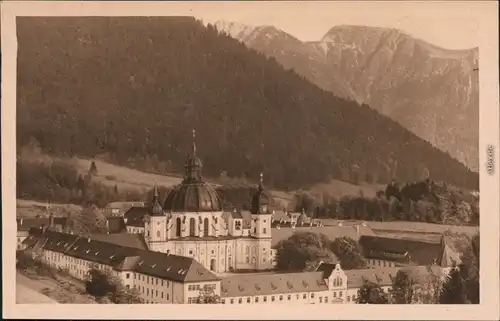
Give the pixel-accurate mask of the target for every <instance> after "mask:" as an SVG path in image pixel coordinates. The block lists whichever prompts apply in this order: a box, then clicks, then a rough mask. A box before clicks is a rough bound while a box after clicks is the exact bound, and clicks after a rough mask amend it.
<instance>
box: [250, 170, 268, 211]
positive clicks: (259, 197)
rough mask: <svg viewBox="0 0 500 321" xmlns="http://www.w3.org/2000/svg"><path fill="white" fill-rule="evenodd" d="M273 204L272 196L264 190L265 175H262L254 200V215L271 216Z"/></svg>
mask: <svg viewBox="0 0 500 321" xmlns="http://www.w3.org/2000/svg"><path fill="white" fill-rule="evenodd" d="M270 204H271V196H270V195H269V194H268V193H267V192H266V191H265V190H264V183H263V175H262V173H261V174H260V184H259V188H258V190H257V192H256V193H255V194H254V196H253V198H252V209H251V211H250V212H251V213H252V214H271V211H270V209H269V205H270Z"/></svg>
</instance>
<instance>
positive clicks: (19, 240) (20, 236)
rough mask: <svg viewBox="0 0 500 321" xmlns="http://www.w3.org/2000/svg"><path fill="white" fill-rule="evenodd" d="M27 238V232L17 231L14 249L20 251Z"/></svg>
mask: <svg viewBox="0 0 500 321" xmlns="http://www.w3.org/2000/svg"><path fill="white" fill-rule="evenodd" d="M28 236H29V233H28V231H17V243H16V249H18V250H22V249H23V245H22V243H23V241H24V240H25V239H26V238H27V237H28Z"/></svg>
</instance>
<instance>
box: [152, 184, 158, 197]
mask: <svg viewBox="0 0 500 321" xmlns="http://www.w3.org/2000/svg"><path fill="white" fill-rule="evenodd" d="M153 197H154V199H155V200H157V199H158V187H156V182H155V184H154V190H153Z"/></svg>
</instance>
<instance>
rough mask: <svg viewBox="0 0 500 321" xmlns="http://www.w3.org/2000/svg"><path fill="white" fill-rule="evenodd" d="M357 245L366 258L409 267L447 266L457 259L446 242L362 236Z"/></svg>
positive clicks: (456, 254) (457, 256)
mask: <svg viewBox="0 0 500 321" xmlns="http://www.w3.org/2000/svg"><path fill="white" fill-rule="evenodd" d="M359 244H360V245H361V247H362V248H363V252H364V255H365V257H367V258H376V259H385V260H389V261H396V262H402V263H407V264H411V265H431V264H437V265H439V266H449V265H448V264H449V263H451V261H452V259H454V260H456V259H458V258H459V254H458V253H456V252H455V251H453V250H452V249H451V247H450V246H448V245H447V243H446V241H442V242H440V243H437V242H425V241H421V240H410V239H400V238H389V237H381V236H362V237H361V238H360V239H359Z"/></svg>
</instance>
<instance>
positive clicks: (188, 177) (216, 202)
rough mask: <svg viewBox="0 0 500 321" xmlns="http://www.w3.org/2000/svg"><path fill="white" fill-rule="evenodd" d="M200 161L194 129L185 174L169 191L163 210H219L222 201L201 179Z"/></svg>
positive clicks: (176, 211) (180, 211)
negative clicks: (179, 182) (180, 181)
mask: <svg viewBox="0 0 500 321" xmlns="http://www.w3.org/2000/svg"><path fill="white" fill-rule="evenodd" d="M202 167H203V165H202V162H201V160H200V159H199V158H198V157H197V155H196V144H195V131H194V130H193V143H192V147H191V155H189V157H188V159H187V161H186V165H185V169H186V174H185V176H184V180H183V181H182V183H181V184H179V185H177V186H176V187H175V188H174V189H172V190H171V191H170V193H169V194H168V196H167V197H166V199H165V202H164V204H163V210H164V211H165V212H170V213H172V212H174V213H186V212H220V211H222V201H221V200H220V198H219V195H218V194H217V191H215V189H214V188H213V187H211V186H210V185H209V184H207V183H205V182H204V181H203V177H202V175H201V170H202Z"/></svg>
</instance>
